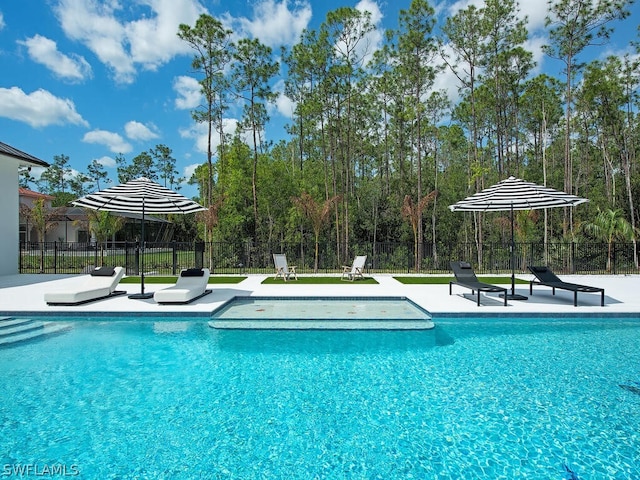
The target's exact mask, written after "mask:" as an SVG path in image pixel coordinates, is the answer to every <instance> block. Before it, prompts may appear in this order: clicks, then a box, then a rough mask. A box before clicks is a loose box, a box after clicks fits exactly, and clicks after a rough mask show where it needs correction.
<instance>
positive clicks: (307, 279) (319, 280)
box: [262, 276, 378, 285]
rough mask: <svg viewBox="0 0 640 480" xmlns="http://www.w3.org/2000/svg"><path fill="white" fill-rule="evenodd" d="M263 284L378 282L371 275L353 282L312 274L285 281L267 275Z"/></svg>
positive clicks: (362, 283)
mask: <svg viewBox="0 0 640 480" xmlns="http://www.w3.org/2000/svg"><path fill="white" fill-rule="evenodd" d="M262 283H263V284H265V285H275V284H277V283H291V284H294V285H327V284H329V285H336V284H338V283H342V284H345V285H377V284H378V282H376V281H375V280H374V279H373V278H371V277H365V278H364V279H361V280H355V281H353V282H348V281H346V280H341V279H340V277H320V276H318V277H316V276H312V277H301V276H299V277H298V280H289V281H287V282H285V281H284V280H282V279H281V278H278V279H274V278H273V277H269V278H266V279H265V280H263V281H262Z"/></svg>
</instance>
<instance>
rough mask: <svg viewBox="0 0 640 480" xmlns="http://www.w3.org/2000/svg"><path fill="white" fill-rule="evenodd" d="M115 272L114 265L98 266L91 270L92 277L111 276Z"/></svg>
mask: <svg viewBox="0 0 640 480" xmlns="http://www.w3.org/2000/svg"><path fill="white" fill-rule="evenodd" d="M115 273H116V269H115V267H98V268H96V269H95V270H93V271H92V272H91V276H92V277H112V276H113V275H114V274H115Z"/></svg>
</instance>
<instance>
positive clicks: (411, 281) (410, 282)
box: [393, 276, 529, 285]
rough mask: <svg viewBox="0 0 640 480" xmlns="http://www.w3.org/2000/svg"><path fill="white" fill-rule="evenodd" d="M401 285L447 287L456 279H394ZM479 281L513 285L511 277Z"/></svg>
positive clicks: (488, 277) (481, 277) (485, 278)
mask: <svg viewBox="0 0 640 480" xmlns="http://www.w3.org/2000/svg"><path fill="white" fill-rule="evenodd" d="M393 278H395V279H396V280H397V281H399V282H400V283H404V284H405V285H443V284H444V285H446V284H448V283H449V282H450V281H452V280H454V277H453V276H451V277H413V276H412V277H393ZM478 280H479V281H481V282H484V283H493V284H503V285H504V284H506V285H510V284H511V277H504V276H502V277H491V276H479V277H478ZM516 283H518V284H527V283H529V282H528V281H526V280H521V279H519V278H516Z"/></svg>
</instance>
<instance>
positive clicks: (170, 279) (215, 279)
mask: <svg viewBox="0 0 640 480" xmlns="http://www.w3.org/2000/svg"><path fill="white" fill-rule="evenodd" d="M245 278H247V277H240V276H211V277H209V282H208V283H240V282H241V281H243V280H244V279H245ZM177 280H178V277H174V276H166V277H163V276H155V275H154V276H153V277H147V276H145V277H144V283H147V284H156V283H167V284H171V283H176V281H177ZM120 283H138V284H139V283H140V277H138V276H131V277H124V278H123V279H122V280H120Z"/></svg>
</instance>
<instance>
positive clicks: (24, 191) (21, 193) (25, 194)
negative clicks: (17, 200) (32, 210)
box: [18, 187, 56, 200]
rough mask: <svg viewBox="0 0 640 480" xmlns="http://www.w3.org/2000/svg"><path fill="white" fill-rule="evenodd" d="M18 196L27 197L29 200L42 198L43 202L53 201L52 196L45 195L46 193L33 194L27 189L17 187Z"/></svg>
mask: <svg viewBox="0 0 640 480" xmlns="http://www.w3.org/2000/svg"><path fill="white" fill-rule="evenodd" d="M18 195H19V196H20V197H29V198H44V199H45V200H53V199H54V198H56V197H54V196H53V195H47V194H46V193H40V192H34V191H33V190H29V189H28V188H22V187H18Z"/></svg>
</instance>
